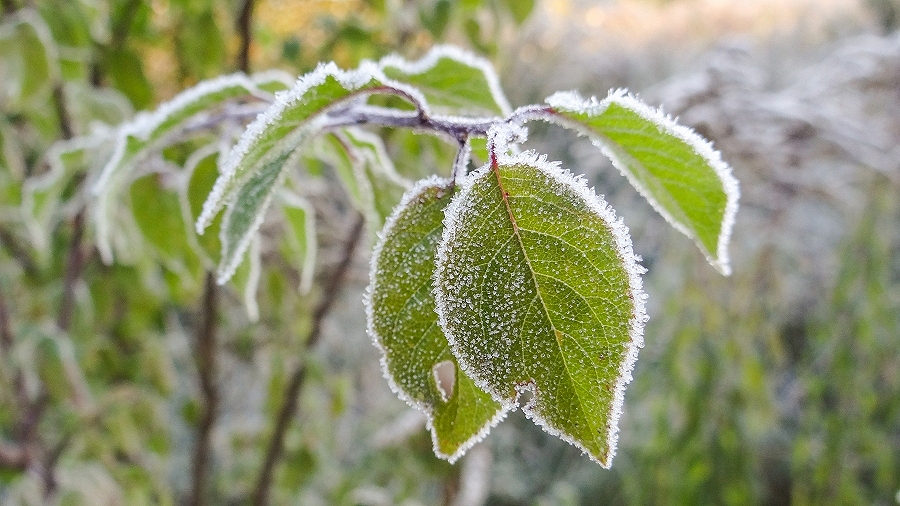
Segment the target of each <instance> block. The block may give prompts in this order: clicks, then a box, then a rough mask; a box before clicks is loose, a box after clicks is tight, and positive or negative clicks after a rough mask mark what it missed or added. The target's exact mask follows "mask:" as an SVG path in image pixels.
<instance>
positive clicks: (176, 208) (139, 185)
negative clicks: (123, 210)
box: [129, 173, 198, 278]
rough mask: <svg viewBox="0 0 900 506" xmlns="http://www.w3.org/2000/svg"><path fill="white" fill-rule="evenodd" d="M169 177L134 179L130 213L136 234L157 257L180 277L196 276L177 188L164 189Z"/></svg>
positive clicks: (158, 176)
mask: <svg viewBox="0 0 900 506" xmlns="http://www.w3.org/2000/svg"><path fill="white" fill-rule="evenodd" d="M173 176H174V175H172V174H158V173H152V174H148V175H146V176H143V177H141V178H138V179H137V180H135V181H134V183H132V184H131V188H130V189H129V193H130V200H131V213H132V215H133V216H134V220H135V223H136V224H137V228H138V230H139V231H140V232H141V234H142V235H143V237H144V239H145V240H146V241H147V242H148V243H149V244H150V246H151V248H152V250H154V251H156V253H157V255H158V257H159V258H160V259H161V260H163V261H165V262H166V264H167V265H168V266H169V267H170V268H172V269H173V270H174V271H176V272H177V273H178V274H179V275H180V277H182V278H183V277H184V275H188V276H189V277H191V276H190V275H191V274H197V272H196V270H197V269H196V267H198V266H197V258H196V256H195V249H194V246H193V245H192V244H191V242H190V240H189V237H188V231H189V229H188V224H186V223H185V221H184V215H183V214H182V209H181V202H180V199H179V192H178V188H177V187H167V184H166V181H165V178H170V179H171V178H173Z"/></svg>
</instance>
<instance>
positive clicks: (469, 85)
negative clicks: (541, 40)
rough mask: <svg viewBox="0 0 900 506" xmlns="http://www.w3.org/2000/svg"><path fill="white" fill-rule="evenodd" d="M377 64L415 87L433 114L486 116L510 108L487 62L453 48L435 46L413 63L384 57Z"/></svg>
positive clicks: (393, 77)
mask: <svg viewBox="0 0 900 506" xmlns="http://www.w3.org/2000/svg"><path fill="white" fill-rule="evenodd" d="M379 65H380V67H381V70H382V71H383V72H384V74H385V75H386V76H387V77H388V78H390V79H394V80H396V81H399V82H402V83H407V84H410V85H412V86H414V87H415V88H416V89H417V90H419V91H420V92H421V93H422V94H423V95H424V96H425V99H426V100H427V102H428V106H429V107H430V108H431V109H432V110H433V111H434V112H436V113H439V114H451V115H467V116H488V117H490V116H506V115H507V114H509V113H510V111H511V110H512V109H511V108H510V106H509V102H508V101H507V99H506V96H505V95H504V94H503V90H502V89H501V88H500V81H499V79H498V78H497V73H496V72H495V71H494V67H493V66H492V65H491V64H490V62H488V61H487V60H485V59H483V58H480V57H478V56H475V55H474V54H471V53H467V52H464V51H462V50H460V49H458V48H456V47H453V46H437V47H435V48H433V49H432V50H431V51H429V52H428V54H426V55H425V56H424V57H422V58H421V59H420V60H417V61H415V62H408V61H406V60H404V59H402V58H400V57H397V56H388V57H385V58H384V59H382V60H381V61H380V62H379Z"/></svg>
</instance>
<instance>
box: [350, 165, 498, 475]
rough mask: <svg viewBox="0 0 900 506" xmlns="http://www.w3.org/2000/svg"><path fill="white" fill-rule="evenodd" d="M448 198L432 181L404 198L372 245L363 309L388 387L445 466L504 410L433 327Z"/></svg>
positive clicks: (445, 185) (446, 186) (446, 187)
mask: <svg viewBox="0 0 900 506" xmlns="http://www.w3.org/2000/svg"><path fill="white" fill-rule="evenodd" d="M451 197H452V188H451V185H450V181H449V180H446V179H439V178H437V177H432V178H429V179H426V180H423V181H422V182H420V183H419V184H418V185H417V186H416V187H415V188H413V189H412V190H410V191H409V192H408V193H407V194H406V195H404V197H403V201H402V202H401V203H400V205H399V206H398V207H397V210H396V211H395V213H394V214H392V215H391V217H390V218H389V219H388V222H387V224H386V225H385V227H384V230H383V231H382V233H381V240H380V241H379V243H378V245H377V246H376V247H375V253H374V254H373V256H372V265H371V270H370V280H371V281H370V284H369V292H368V297H367V299H366V307H367V313H368V323H369V333H370V334H371V335H372V338H373V339H374V341H375V345H376V346H377V347H378V348H379V349H380V350H381V352H382V366H383V369H384V374H385V377H386V378H387V379H388V382H389V383H390V385H391V388H392V389H393V390H394V391H395V392H396V393H397V395H399V396H400V398H401V399H403V400H405V401H406V402H407V403H408V404H410V405H411V406H413V407H416V408H418V409H421V410H422V411H424V412H425V413H426V415H427V416H428V427H429V429H430V430H431V435H432V441H433V442H434V451H435V454H437V455H438V456H439V457H442V458H445V459H447V460H449V461H451V462H453V461H455V460H456V459H457V458H459V457H460V456H461V455H462V454H463V453H464V452H465V451H466V450H467V449H468V448H469V447H470V446H472V445H473V444H474V443H475V442H477V441H478V440H480V439H481V438H483V437H484V435H486V434H487V432H488V431H489V430H490V428H491V427H492V426H493V425H495V424H496V423H497V422H499V421H500V420H501V419H502V418H503V417H504V416H505V414H506V410H505V409H502V408H501V406H500V404H498V403H496V402H494V401H493V400H491V398H490V396H489V395H487V394H486V393H485V392H483V391H481V390H480V389H479V388H478V387H476V386H475V385H474V384H473V383H472V380H470V379H469V378H468V377H467V376H466V375H465V374H463V373H462V372H461V371H460V370H459V369H458V367H457V365H456V362H455V360H454V358H453V355H451V354H450V349H449V347H448V345H447V339H446V338H445V337H444V334H443V332H441V328H440V327H439V326H438V324H437V323H438V322H437V315H436V314H435V312H434V305H435V303H434V295H433V291H432V277H433V273H434V260H435V253H436V250H437V245H438V241H439V240H440V238H441V234H442V232H443V228H444V227H443V218H444V207H445V206H446V205H447V203H448V202H450V199H451ZM441 364H444V365H441ZM441 376H443V377H441ZM448 390H450V391H448Z"/></svg>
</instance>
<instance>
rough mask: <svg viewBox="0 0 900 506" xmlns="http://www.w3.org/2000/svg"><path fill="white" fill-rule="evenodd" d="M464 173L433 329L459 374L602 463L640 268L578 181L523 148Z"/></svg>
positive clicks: (611, 218) (443, 249) (623, 371)
mask: <svg viewBox="0 0 900 506" xmlns="http://www.w3.org/2000/svg"><path fill="white" fill-rule="evenodd" d="M498 158H499V162H498V164H497V165H494V166H491V165H487V166H485V167H482V168H481V169H479V170H478V171H476V172H474V173H472V174H471V175H469V176H468V177H466V178H464V179H463V180H462V182H461V186H462V189H461V190H460V192H459V193H458V194H457V195H456V196H455V197H454V199H453V202H452V203H451V204H450V206H449V207H448V208H447V210H446V219H445V230H444V234H443V237H442V239H441V243H440V246H439V249H438V255H437V270H436V273H435V296H436V302H437V312H438V315H439V318H440V320H439V321H440V326H441V328H442V329H443V330H444V333H445V334H446V335H447V339H448V341H449V342H450V347H451V350H452V351H453V354H454V356H455V357H456V358H457V359H458V360H459V364H460V366H461V368H462V370H463V371H465V372H466V374H468V375H469V376H471V377H472V379H473V380H474V381H475V384H476V385H478V386H479V387H481V388H483V389H485V390H486V391H487V392H489V393H490V394H491V396H492V397H493V398H494V399H495V400H497V401H498V402H500V403H501V404H503V405H504V406H505V407H507V408H510V409H514V408H515V407H516V401H517V399H518V398H519V396H520V394H521V393H522V392H523V391H530V392H531V394H532V398H531V400H530V401H529V402H528V404H527V405H526V406H525V407H524V408H523V409H524V411H525V413H526V415H528V416H529V417H530V418H531V419H532V420H534V421H535V422H536V423H538V424H539V425H540V426H542V427H543V428H544V430H546V431H547V432H550V433H551V434H555V435H557V436H559V437H560V438H562V439H563V440H565V441H568V442H569V443H571V444H573V445H575V446H577V447H578V448H580V449H582V450H583V451H585V452H587V453H588V454H589V455H590V457H591V458H592V459H594V460H596V461H597V462H599V463H600V464H602V465H603V466H606V467H608V466H609V465H610V462H611V459H612V457H613V454H614V452H615V445H616V435H617V430H618V427H617V424H618V418H619V414H620V413H621V408H622V402H623V396H624V389H625V385H626V384H627V383H628V382H629V381H630V379H631V368H632V366H633V363H634V361H635V359H636V358H637V350H638V348H640V347H641V346H642V332H643V325H644V320H645V313H644V295H643V292H642V290H641V280H640V276H639V275H640V273H641V272H642V269H641V267H640V266H639V265H638V264H637V259H636V257H635V255H634V253H633V252H632V249H631V240H630V237H629V235H628V231H627V229H626V228H625V226H624V224H622V223H621V222H620V221H617V220H616V218H615V215H614V212H613V211H612V209H611V208H609V207H608V206H607V204H606V203H605V202H604V201H603V200H602V199H601V198H600V197H597V196H596V195H595V194H594V193H593V192H592V191H591V190H589V189H588V188H587V187H586V186H585V184H584V182H583V180H580V179H577V178H575V177H573V176H571V175H570V174H568V173H566V172H563V171H562V170H561V169H560V168H559V167H558V166H556V165H554V164H549V163H547V162H546V161H545V160H543V159H537V158H535V156H534V155H533V154H532V153H525V154H522V155H518V156H513V157H511V156H507V155H504V154H502V153H501V154H498Z"/></svg>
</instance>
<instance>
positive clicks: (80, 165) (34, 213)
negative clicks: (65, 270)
mask: <svg viewBox="0 0 900 506" xmlns="http://www.w3.org/2000/svg"><path fill="white" fill-rule="evenodd" d="M111 143H112V137H111V134H110V135H104V133H98V134H97V135H93V136H90V137H76V138H74V139H72V140H69V141H61V142H57V143H55V144H53V145H52V146H51V147H50V149H49V150H47V153H46V154H45V155H44V159H45V160H46V162H47V165H48V166H49V167H50V170H49V171H47V172H45V173H43V174H41V175H39V176H33V177H30V178H28V179H26V180H25V184H24V185H23V188H22V215H23V217H24V218H25V225H26V226H27V228H28V232H29V235H30V236H31V241H32V244H33V245H34V249H35V251H36V252H38V254H39V255H41V256H42V257H46V256H47V255H48V254H49V253H50V251H51V248H50V237H51V235H52V233H53V227H54V226H56V224H57V222H58V221H59V220H60V218H61V217H62V212H61V207H62V206H63V204H65V202H63V193H64V191H65V189H66V187H67V186H69V185H70V184H71V182H72V179H73V178H74V177H75V176H77V175H78V174H82V173H84V172H86V171H87V170H88V169H89V168H90V167H92V166H96V164H97V163H103V160H105V159H106V157H108V156H109V152H110V149H111Z"/></svg>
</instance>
